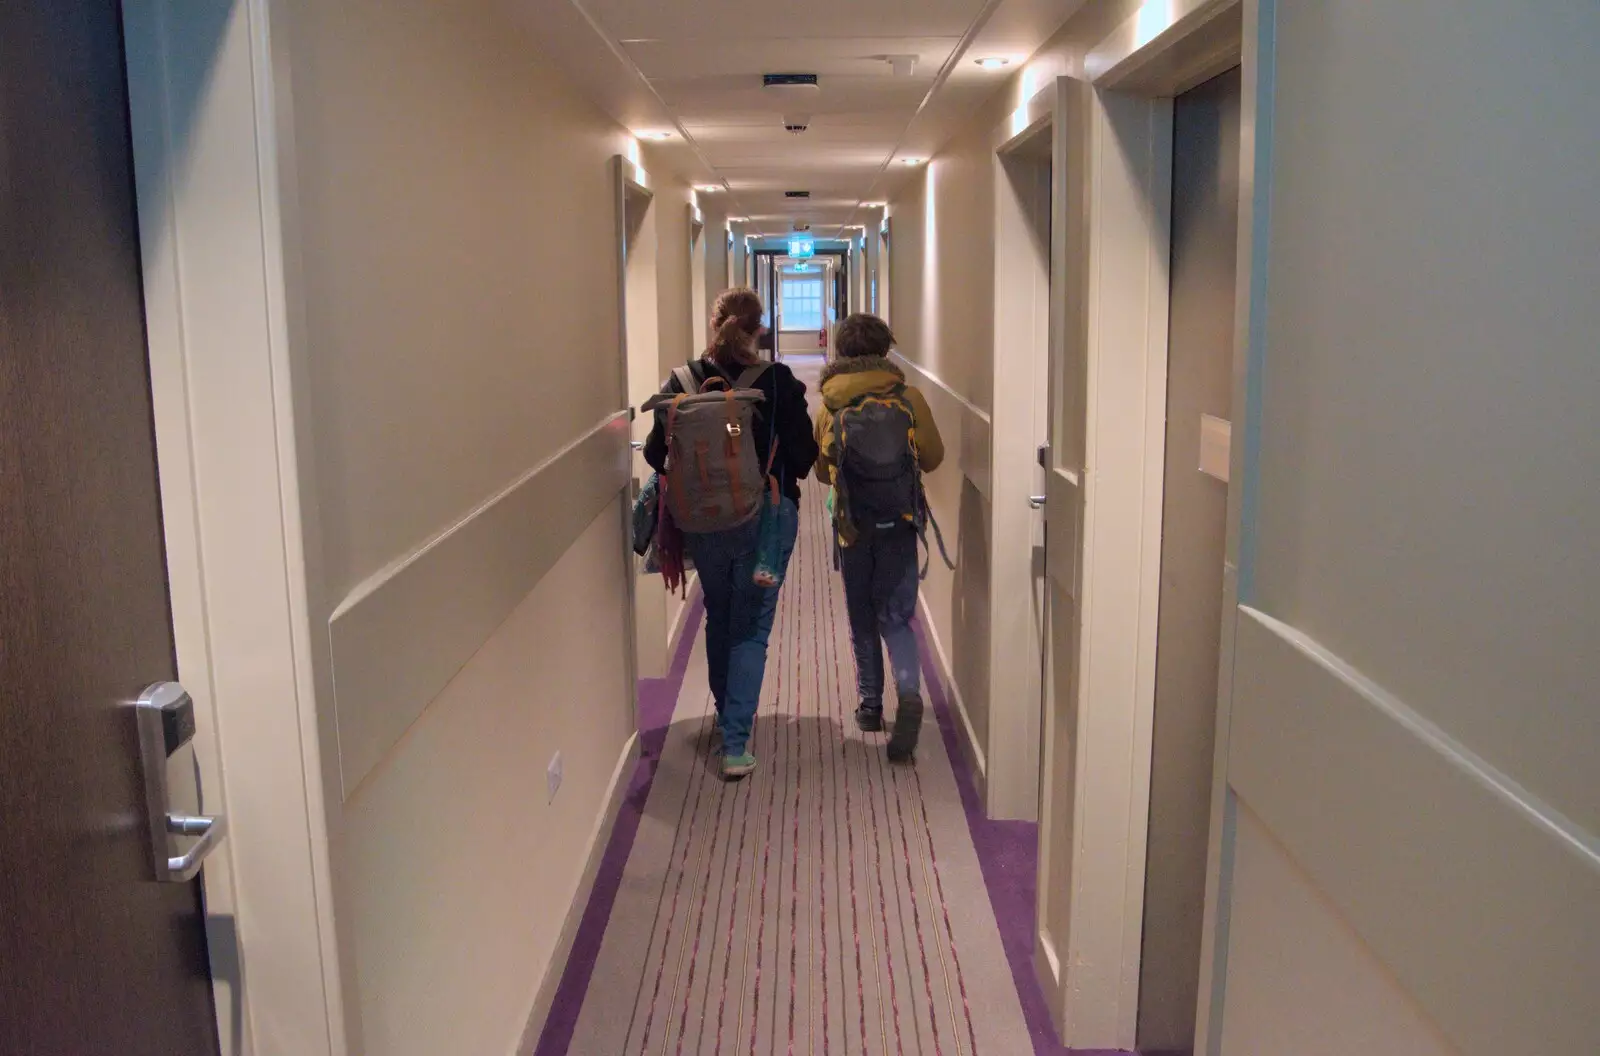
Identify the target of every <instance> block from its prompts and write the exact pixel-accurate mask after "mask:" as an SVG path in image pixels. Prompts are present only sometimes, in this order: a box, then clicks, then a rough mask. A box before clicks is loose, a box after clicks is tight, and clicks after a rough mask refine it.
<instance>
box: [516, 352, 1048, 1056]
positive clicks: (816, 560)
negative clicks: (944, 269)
mask: <svg viewBox="0 0 1600 1056" xmlns="http://www.w3.org/2000/svg"><path fill="white" fill-rule="evenodd" d="M813 358H816V359H817V363H810V362H806V363H804V364H803V365H802V364H799V363H797V364H796V368H797V369H796V373H797V374H800V375H801V376H802V378H803V380H805V381H806V382H807V384H808V387H810V388H811V389H812V391H813V393H814V392H815V384H816V372H817V368H818V367H819V365H820V357H813ZM829 547H830V539H829V534H828V526H827V523H826V511H825V508H824V505H823V501H822V492H821V489H819V488H818V487H816V486H815V485H814V484H813V485H811V486H809V487H808V488H807V490H806V500H805V502H804V504H803V507H802V511H801V532H800V540H799V545H798V548H797V550H796V553H795V559H794V561H793V563H792V565H791V566H790V571H789V578H788V582H787V584H786V585H785V587H784V590H783V594H782V598H781V601H780V603H779V610H778V620H777V624H776V626H775V628H774V632H773V636H772V642H771V649H770V654H769V660H768V665H767V681H766V686H765V690H764V693H763V699H762V707H761V712H760V714H759V716H758V718H757V724H756V735H755V738H754V740H753V742H752V750H753V751H754V752H755V753H756V754H757V756H758V757H759V758H760V769H759V770H758V771H757V773H756V774H755V775H754V776H753V777H752V778H750V779H749V780H746V781H744V782H742V783H739V784H734V785H725V784H723V783H722V782H721V781H720V780H719V779H718V777H717V775H716V770H715V766H716V761H717V757H716V755H715V752H714V749H713V745H712V743H711V739H710V731H711V703H710V696H709V694H708V693H707V691H706V681H705V660H704V640H703V631H702V632H699V633H691V634H690V635H686V640H685V641H684V642H683V643H682V644H681V646H680V649H679V652H678V655H677V658H676V661H675V663H674V665H673V671H672V673H671V675H670V676H669V678H667V679H664V680H652V681H649V682H646V683H642V684H641V692H640V723H641V730H642V732H643V740H644V758H643V760H642V762H641V763H640V767H639V771H638V773H637V774H636V775H635V777H634V781H633V784H632V785H631V787H630V791H629V796H628V799H627V801H626V803H625V805H624V808H623V811H622V814H621V816H620V818H619V820H618V822H617V827H616V830H615V832H614V833H613V837H612V840H611V843H610V845H609V847H608V849H607V853H606V857H605V860H604V862H603V863H602V866H601V869H600V875H599V877H598V879H597V881H596V885H595V888H594V891H593V893H592V895H591V898H590V901H589V904H588V907H587V910H586V913H585V916H584V920H583V923H582V925H581V927H580V929H579V933H578V936H577V939H576V942H575V945H574V948H573V952H572V956H571V958H570V960H569V963H568V964H567V966H566V970H565V972H564V974H563V977H562V981H561V985H560V988H559V991H558V993H557V995H556V999H555V1005H554V1007H553V1009H552V1011H551V1013H550V1016H549V1019H548V1020H547V1022H546V1024H545V1029H544V1031H543V1033H542V1035H541V1037H540V1040H539V1044H538V1047H537V1050H536V1052H537V1054H538V1056H563V1054H571V1056H625V1054H640V1056H645V1054H659V1053H671V1054H676V1056H682V1054H690V1056H714V1054H718V1053H730V1054H732V1053H741V1054H750V1056H768V1054H774V1053H796V1052H804V1053H807V1054H808V1056H815V1054H818V1053H821V1054H825V1056H826V1054H831V1053H839V1054H840V1056H844V1054H846V1053H849V1054H860V1056H867V1054H872V1056H877V1054H885V1056H887V1054H894V1056H906V1054H913V1056H920V1054H924V1053H926V1054H929V1056H939V1054H945V1053H949V1054H951V1056H960V1054H974V1056H975V1054H977V1053H986V1054H992V1056H1012V1054H1017V1056H1021V1054H1025V1053H1030V1052H1031V1053H1034V1054H1035V1056H1059V1054H1065V1053H1067V1050H1066V1049H1064V1048H1062V1047H1061V1046H1060V1044H1059V1042H1057V1041H1056V1039H1055V1036H1054V1031H1053V1030H1052V1029H1051V1027H1050V1024H1049V1020H1048V1014H1047V1012H1046V1009H1045V1003H1044V999H1043V994H1042V993H1041V992H1040V990H1039V988H1038V986H1037V984H1036V982H1035V981H1034V979H1033V974H1032V966H1031V963H1030V961H1031V953H1032V925H1033V914H1032V904H1033V889H1034V862H1035V847H1034V845H1035V832H1034V826H1032V825H1028V824H1025V823H1019V822H989V821H987V820H986V819H984V818H983V816H982V812H981V808H980V807H979V804H978V800H977V796H976V793H975V790H974V788H973V784H972V781H971V776H970V774H968V773H967V771H966V769H965V767H964V765H962V764H961V763H960V762H959V761H956V762H955V765H952V753H953V752H955V750H956V748H955V746H956V743H957V742H956V739H955V730H954V725H953V721H954V720H953V716H952V715H951V714H950V713H949V709H948V707H947V706H946V705H947V702H946V700H945V694H944V691H943V687H942V686H941V685H940V684H939V682H938V681H937V678H938V676H937V673H936V666H937V665H936V664H935V663H933V662H932V661H933V658H932V657H931V656H929V655H928V654H927V645H926V641H925V640H924V656H923V670H924V677H925V679H926V680H927V687H926V695H927V697H928V701H929V704H930V712H929V721H928V722H927V724H926V725H925V726H924V730H923V740H922V745H921V748H920V749H919V752H918V758H917V764H916V766H915V767H898V766H892V765H890V764H889V763H888V762H887V760H886V759H885V758H884V752H883V747H884V741H885V738H884V735H882V734H872V735H864V734H861V733H859V732H858V731H857V730H856V728H855V724H854V721H853V715H852V713H853V710H854V706H855V692H854V679H855V668H854V663H853V661H852V659H851V656H850V647H849V638H848V630H847V624H846V620H845V612H844V594H843V588H842V585H841V584H840V582H839V579H838V575H837V573H835V572H834V571H833V569H832V563H831V553H830V549H829ZM698 626H699V619H698V616H697V615H695V616H692V617H691V623H690V628H691V632H694V631H695V630H696V629H697V628H698ZM980 855H981V862H980Z"/></svg>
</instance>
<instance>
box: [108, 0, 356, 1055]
mask: <svg viewBox="0 0 1600 1056" xmlns="http://www.w3.org/2000/svg"><path fill="white" fill-rule="evenodd" d="M273 12H274V7H273V5H272V4H271V3H270V2H269V0H236V2H235V3H233V4H231V5H227V6H226V10H225V12H224V14H223V16H222V17H220V18H219V17H218V10H217V5H206V7H205V8H202V9H196V8H195V7H191V6H189V5H185V4H183V3H181V2H178V0H125V2H124V3H123V4H122V13H123V29H124V38H125V42H126V52H127V77H128V85H129V110H130V117H131V121H132V140H133V152H134V170H135V171H134V182H135V187H136V193H137V199H138V205H139V230H140V242H141V247H142V253H143V258H144V259H143V265H144V281H145V311H146V317H147V333H148V345H149V357H150V377H151V392H152V402H153V408H154V419H155V422H154V425H155V437H156V451H157V458H158V462H159V481H158V483H159V489H160V495H161V506H162V517H163V530H164V533H165V541H166V554H167V566H168V579H169V591H170V595H171V604H172V620H173V633H174V640H175V643H176V653H177V662H178V672H179V677H180V679H181V680H182V682H183V684H184V686H185V687H186V688H187V690H188V691H189V694H190V696H191V697H192V698H193V699H194V702H195V719H196V727H197V732H196V736H195V740H194V747H195V756H196V759H197V761H198V764H199V767H200V772H201V779H202V781H203V782H204V784H205V787H206V788H207V789H208V793H207V798H208V800H213V801H215V802H216V804H217V806H218V807H219V808H221V809H222V810H224V811H226V813H227V814H228V817H229V821H230V826H229V830H230V831H229V834H228V838H227V839H226V840H225V841H223V843H222V844H220V845H219V846H218V848H217V851H216V852H215V853H214V854H213V855H212V856H211V857H210V858H209V859H208V860H207V868H206V869H205V871H204V872H203V873H202V876H201V879H202V883H203V887H204V893H205V905H206V929H207V938H208V943H209V946H210V955H211V963H212V977H213V988H214V992H215V995H216V1008H217V1019H218V1036H219V1039H220V1042H221V1052H222V1053H223V1056H245V1054H249V1053H253V1052H256V1051H294V1052H304V1053H307V1054H316V1056H321V1054H328V1056H337V1054H340V1053H344V1052H346V1051H349V1050H350V1049H352V1048H359V1045H360V1040H359V1038H358V1037H356V1036H355V1035H353V1034H352V1033H351V1031H353V1030H356V1029H357V1027H356V1024H355V1022H354V1020H353V1019H347V1017H346V1016H345V1013H344V1002H345V995H346V994H353V993H354V992H355V991H354V989H353V982H354V981H353V979H350V978H347V977H344V976H341V975H340V974H339V972H340V971H341V969H342V970H346V971H348V970H349V969H350V967H351V966H350V964H349V963H348V962H347V961H342V960H341V958H340V957H339V956H338V950H339V948H340V946H341V923H340V922H339V921H338V920H337V919H336V918H335V915H334V910H333V907H334V899H335V893H334V890H333V883H332V876H333V875H334V874H333V865H332V863H331V860H330V859H331V856H332V854H333V849H332V848H331V846H330V839H329V834H330V831H333V826H334V819H333V817H332V814H331V812H330V804H329V802H328V799H327V797H326V796H325V795H324V789H326V788H332V789H335V790H336V789H337V788H338V784H337V777H338V775H337V760H336V759H331V758H325V757H324V756H323V755H322V753H321V752H320V745H321V744H323V743H330V742H328V741H326V740H325V738H326V737H327V736H328V735H329V732H330V731H329V730H327V729H324V728H322V724H324V723H326V722H329V721H331V715H328V714H324V715H319V714H318V711H317V709H316V704H315V702H316V700H317V695H318V693H319V692H322V691H325V690H326V688H327V687H324V686H320V685H318V679H319V675H318V673H317V672H318V667H317V660H316V658H317V656H318V655H319V651H320V652H324V653H325V652H326V650H327V636H326V634H324V635H322V636H320V637H319V636H318V635H316V634H314V633H312V627H311V616H310V614H311V612H312V611H314V609H313V603H314V601H315V599H312V598H310V597H309V596H308V594H307V583H308V581H310V582H316V581H317V580H316V579H315V578H314V577H310V576H308V574H307V566H308V562H311V561H314V560H315V553H316V552H317V550H318V547H317V545H316V539H317V538H318V537H319V536H318V532H319V526H318V523H317V517H316V511H315V506H314V504H313V503H308V502H305V501H304V500H303V496H304V495H306V494H307V493H308V491H309V488H310V477H309V474H310V467H309V466H300V465H298V464H297V461H296V458H297V451H298V450H301V449H303V447H304V443H303V441H304V437H303V436H301V435H300V433H301V431H302V430H303V429H304V428H305V425H304V418H305V416H304V415H301V416H300V418H301V424H300V425H298V426H297V424H296V417H295V415H294V411H293V408H294V405H295V404H296V403H297V402H299V403H302V404H303V403H304V402H305V400H306V398H307V394H306V393H305V392H304V391H302V390H301V389H300V388H299V384H300V383H301V382H302V381H303V378H304V376H305V371H303V370H300V369H297V368H298V366H299V365H298V364H292V363H291V356H292V353H291V349H294V348H303V347H304V343H303V342H301V341H297V340H295V338H296V336H297V335H296V331H297V330H298V329H299V327H300V325H301V313H300V310H299V306H298V305H297V304H296V303H295V301H294V298H293V294H292V290H293V289H294V288H295V286H296V282H297V276H298V259H299V258H298V254H297V252H296V247H295V246H294V245H293V244H292V241H291V239H292V232H293V231H294V230H295V224H294V212H295V208H296V205H295V201H294V196H293V194H292V191H293V181H292V168H291V166H292V164H293V149H292V140H291V138H290V137H291V129H292V124H291V122H290V115H291V113H292V110H291V107H292V97H291V95H290V92H289V85H288V83H287V80H286V78H285V74H284V71H283V70H282V69H275V68H274V63H273V62H272V58H273V55H274V53H275V51H276V50H277V48H279V47H281V46H282V41H281V34H283V33H284V31H285V30H284V27H283V26H282V25H281V24H279V23H276V22H275V21H274V19H273V17H272V15H273ZM205 49H210V50H209V53H206V51H205ZM180 122H182V124H181V125H180ZM239 217H248V218H250V222H249V223H245V224H241V223H239V222H238V218H239ZM321 670H323V671H326V670H327V667H326V665H323V666H322V668H321ZM336 798H337V795H336V794H335V799H336ZM334 806H336V804H334ZM268 935H269V936H270V937H271V941H270V942H262V941H260V939H259V936H268Z"/></svg>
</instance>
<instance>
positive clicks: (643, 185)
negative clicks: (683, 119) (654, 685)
mask: <svg viewBox="0 0 1600 1056" xmlns="http://www.w3.org/2000/svg"><path fill="white" fill-rule="evenodd" d="M611 176H612V185H613V190H614V195H615V207H616V230H615V242H614V247H615V249H616V262H617V305H618V308H619V310H620V312H621V316H622V326H621V328H620V330H619V331H618V335H617V354H618V356H619V357H620V364H619V366H620V369H621V386H622V391H621V392H620V393H619V394H618V404H617V405H618V406H619V407H626V408H629V413H630V414H631V415H632V416H633V424H632V427H631V433H632V442H633V444H634V448H633V453H632V455H631V457H630V462H631V464H632V467H633V477H634V478H635V479H637V480H639V481H641V482H642V481H643V480H644V478H645V475H646V472H647V470H648V467H647V466H645V465H644V458H643V455H642V453H641V452H642V451H643V447H644V440H645V437H646V436H647V435H648V434H649V431H650V419H649V416H648V415H641V414H639V413H638V408H637V407H635V406H634V402H633V369H632V367H633V364H632V356H633V350H632V349H631V348H630V347H629V338H628V329H629V327H628V259H629V249H628V203H629V201H630V200H633V201H636V202H638V201H642V202H643V203H644V206H645V210H646V213H647V216H646V219H645V223H646V224H649V225H652V226H653V225H654V224H655V190H654V189H653V188H652V187H651V184H650V174H649V173H648V172H646V171H645V170H644V167H643V166H642V165H640V164H639V163H638V162H636V161H634V160H633V159H631V158H628V157H626V156H624V155H622V154H618V155H616V156H614V157H613V158H612V159H611ZM655 237H656V234H655V232H654V231H652V232H651V240H652V242H654V239H655ZM657 252H658V249H657V248H652V249H651V252H650V253H649V255H648V256H647V257H646V258H645V260H646V263H647V264H648V266H649V267H650V269H651V276H650V286H651V288H652V289H653V291H654V296H655V297H656V298H657V300H658V301H659V297H660V291H659V288H658V287H657V279H656V275H655V269H656V254H657ZM653 307H654V309H655V310H654V311H653V312H652V313H651V315H652V318H651V329H650V332H651V333H652V334H655V335H657V337H656V340H657V342H659V340H660V338H659V322H660V310H659V304H657V305H654V306H653ZM659 353H660V346H659V344H657V354H656V355H655V356H653V357H652V360H651V366H652V376H654V375H656V374H658V373H659V369H658V368H659V366H660V363H659V360H660V354H659ZM632 498H633V495H632V489H631V488H630V489H629V494H628V499H629V501H630V502H631V500H632ZM619 506H620V509H621V516H622V519H623V533H622V537H623V539H624V540H627V541H629V542H631V541H632V539H633V527H632V523H631V520H630V511H629V505H628V503H622V504H619ZM625 558H626V561H627V568H628V571H629V575H627V576H626V577H625V578H626V579H627V581H628V612H629V613H631V614H632V619H630V620H629V621H628V642H627V648H626V649H625V654H626V656H627V657H628V666H629V671H628V678H627V684H628V685H630V686H631V685H634V684H635V683H636V682H637V681H638V678H639V674H640V663H639V645H640V635H639V612H640V597H639V577H640V575H641V574H642V573H641V571H640V570H641V569H642V567H643V559H642V558H639V557H637V556H636V555H635V554H634V553H633V551H632V550H631V549H627V550H626V551H625ZM665 597H666V595H665V588H662V606H661V613H660V617H661V620H660V628H661V635H660V643H659V645H660V649H659V654H658V656H657V665H656V666H657V667H659V668H660V669H661V670H662V671H663V672H664V671H665V667H666V664H667V650H668V645H669V638H670V636H671V631H670V628H669V627H668V623H667V609H666V604H665ZM625 705H626V707H627V713H628V721H629V723H630V724H631V723H633V722H634V702H633V701H632V700H631V699H630V700H628V701H626V702H625Z"/></svg>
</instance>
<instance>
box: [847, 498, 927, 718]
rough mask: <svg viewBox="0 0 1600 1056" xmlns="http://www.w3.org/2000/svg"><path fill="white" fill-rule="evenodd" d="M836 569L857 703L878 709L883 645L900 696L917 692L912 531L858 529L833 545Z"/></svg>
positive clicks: (918, 663) (919, 672) (914, 543)
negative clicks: (853, 537)
mask: <svg viewBox="0 0 1600 1056" xmlns="http://www.w3.org/2000/svg"><path fill="white" fill-rule="evenodd" d="M839 570H840V572H842V573H843V575H844V598H845V608H846V611H847V612H848V613H849V614H850V644H851V646H852V648H853V651H854V652H855V654H856V692H857V693H858V694H859V697H860V700H861V705H862V706H863V707H866V708H882V707H883V646H884V645H887V646H888V647H889V663H890V665H891V666H892V667H893V669H894V684H895V689H896V691H897V692H898V693H899V695H900V697H901V699H904V698H906V697H914V696H920V695H921V693H922V667H921V656H920V654H919V652H918V649H917V632H916V631H915V630H913V629H912V626H911V617H912V616H913V615H915V614H916V611H917V586H918V584H917V533H916V529H914V528H912V527H911V526H910V525H909V524H901V525H894V526H892V527H888V528H878V529H867V530H864V531H862V532H861V534H860V536H859V537H857V539H856V541H855V542H854V543H853V544H851V545H850V546H844V547H840V548H839ZM880 638H881V639H882V642H883V644H879V639H880Z"/></svg>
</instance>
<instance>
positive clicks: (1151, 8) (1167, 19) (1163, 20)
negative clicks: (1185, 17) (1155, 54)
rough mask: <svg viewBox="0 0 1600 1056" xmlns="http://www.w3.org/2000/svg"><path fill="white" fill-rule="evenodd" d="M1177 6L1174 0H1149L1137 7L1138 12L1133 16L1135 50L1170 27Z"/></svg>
mask: <svg viewBox="0 0 1600 1056" xmlns="http://www.w3.org/2000/svg"><path fill="white" fill-rule="evenodd" d="M1177 6H1178V5H1177V4H1176V3H1175V2H1174V0H1150V2H1149V3H1147V4H1145V5H1144V6H1143V7H1141V8H1139V14H1138V15H1136V16H1135V18H1134V23H1133V25H1134V30H1133V37H1134V39H1133V48H1134V50H1135V51H1137V50H1138V49H1140V48H1142V47H1144V46H1145V45H1146V44H1148V43H1150V42H1151V41H1152V40H1155V39H1156V38H1157V37H1159V36H1160V35H1161V34H1162V33H1165V32H1166V31H1167V30H1168V29H1169V28H1171V26H1172V23H1173V20H1174V19H1175V18H1176V17H1177V11H1176V10H1174V9H1175V8H1176V7H1177Z"/></svg>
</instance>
